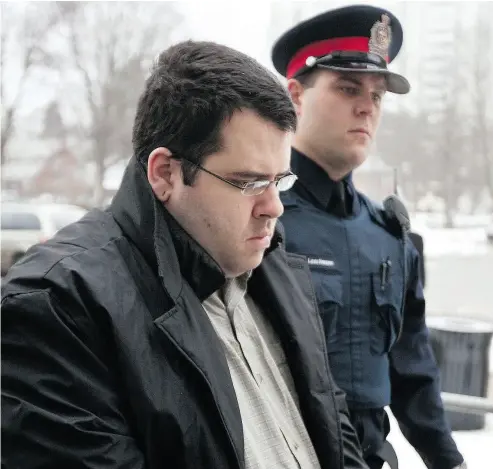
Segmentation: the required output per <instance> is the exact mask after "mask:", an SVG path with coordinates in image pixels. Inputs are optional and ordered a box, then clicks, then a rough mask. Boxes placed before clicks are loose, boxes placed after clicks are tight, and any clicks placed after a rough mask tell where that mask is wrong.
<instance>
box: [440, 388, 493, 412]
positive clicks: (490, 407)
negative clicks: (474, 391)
mask: <svg viewBox="0 0 493 469" xmlns="http://www.w3.org/2000/svg"><path fill="white" fill-rule="evenodd" d="M442 401H443V405H444V406H445V408H446V409H447V410H451V411H455V412H466V413H468V414H477V415H484V414H493V400H492V399H487V398H485V397H476V396H466V395H464V394H453V393H450V392H442Z"/></svg>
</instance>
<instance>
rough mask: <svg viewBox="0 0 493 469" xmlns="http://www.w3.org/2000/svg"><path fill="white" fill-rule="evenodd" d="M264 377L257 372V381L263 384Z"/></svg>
mask: <svg viewBox="0 0 493 469" xmlns="http://www.w3.org/2000/svg"><path fill="white" fill-rule="evenodd" d="M263 380H264V379H263V378H262V375H261V374H260V373H258V374H257V383H259V384H261V383H262V381H263Z"/></svg>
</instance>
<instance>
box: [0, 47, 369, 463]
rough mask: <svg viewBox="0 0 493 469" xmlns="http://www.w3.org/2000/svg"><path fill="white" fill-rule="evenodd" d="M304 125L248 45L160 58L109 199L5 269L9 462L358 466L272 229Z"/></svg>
mask: <svg viewBox="0 0 493 469" xmlns="http://www.w3.org/2000/svg"><path fill="white" fill-rule="evenodd" d="M295 127H296V114H295V112H294V108H293V106H292V103H291V101H290V99H289V96H288V94H287V93H286V91H285V90H284V89H283V86H282V85H281V84H280V83H279V81H278V80H277V79H276V77H275V76H274V75H272V74H271V73H270V72H268V71H267V70H265V69H264V68H263V67H261V66H260V65H259V64H258V63H257V62H255V61H254V60H253V59H251V58H249V57H248V56H246V55H244V54H242V53H239V52H237V51H235V50H232V49H230V48H227V47H224V46H220V45H217V44H214V43H208V42H191V41H188V42H184V43H180V44H177V45H175V46H173V47H171V48H169V49H168V50H166V51H164V52H163V53H162V54H161V55H160V56H159V58H158V60H157V62H156V64H155V66H154V68H153V70H152V73H151V75H150V77H149V79H148V80H147V83H146V86H145V90H144V92H143V93H142V95H141V98H140V100H139V103H138V108H137V114H136V117H135V123H134V131H133V147H134V156H133V158H132V159H131V161H130V163H129V164H128V166H127V169H126V172H125V175H124V178H123V182H122V184H121V187H120V189H119V191H118V193H117V194H116V196H115V198H114V200H113V202H112V203H111V205H110V207H109V208H108V209H107V210H105V211H100V210H93V211H92V212H90V213H89V214H88V215H87V216H85V217H84V218H83V219H82V220H81V221H79V222H77V223H75V224H72V225H70V226H68V227H67V228H65V229H63V230H62V231H60V232H59V233H58V234H57V235H56V237H55V238H53V239H52V240H50V241H48V242H46V243H44V244H43V245H40V246H36V247H34V248H33V249H31V250H30V251H29V252H28V253H27V255H26V256H25V257H24V258H23V260H22V261H21V262H19V263H18V264H16V265H15V266H14V267H13V268H12V269H11V271H10V272H9V274H8V275H7V278H6V279H5V281H4V286H3V292H2V443H3V445H2V467H5V469H14V468H15V469H28V468H33V469H34V468H41V467H46V468H48V467H49V468H73V469H75V468H86V469H88V468H98V469H100V468H115V469H116V468H129V469H130V468H132V469H142V468H149V469H158V468H159V469H162V468H165V467H166V468H168V467H169V468H180V469H187V468H189V469H192V468H193V469H205V468H207V469H230V468H231V469H233V468H234V469H243V468H244V469H254V468H255V469H263V468H265V469H274V468H286V469H299V468H300V467H302V468H303V469H315V468H317V469H318V468H323V469H343V468H346V469H348V468H349V469H357V468H358V469H364V468H366V465H365V463H364V462H363V460H362V456H361V454H360V450H359V446H358V443H357V437H356V434H355V433H354V430H353V428H352V426H351V425H350V423H349V417H348V413H347V408H346V405H345V400H344V397H343V394H342V393H341V392H340V391H338V390H337V389H336V388H335V386H334V384H333V381H332V378H331V375H330V372H329V369H328V362H327V356H326V353H325V342H324V338H323V331H322V327H321V321H320V317H319V315H318V311H317V308H316V302H315V298H314V297H312V291H313V290H312V287H311V284H310V276H309V270H308V266H307V265H305V262H306V261H305V260H304V259H303V258H300V257H299V256H289V255H287V254H286V252H285V250H284V249H283V247H282V235H281V233H280V232H279V231H278V230H277V229H276V220H277V219H278V217H279V216H280V215H281V214H282V211H283V207H282V204H281V201H280V199H279V191H283V190H287V189H289V188H290V187H291V186H292V185H293V183H294V181H295V179H296V176H294V174H293V173H292V172H291V171H290V147H291V136H292V132H293V131H294V129H295Z"/></svg>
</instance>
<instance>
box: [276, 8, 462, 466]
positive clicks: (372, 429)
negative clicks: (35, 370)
mask: <svg viewBox="0 0 493 469" xmlns="http://www.w3.org/2000/svg"><path fill="white" fill-rule="evenodd" d="M402 36H403V32H402V27H401V24H400V23H399V21H398V19H397V18H396V17H395V16H394V15H393V14H392V13H390V12H389V11H386V10H384V9H381V8H376V7H371V6H361V5H359V6H349V7H344V8H340V9H336V10H332V11H329V12H326V13H324V14H321V15H318V16H316V17H314V18H312V19H310V20H308V21H305V22H303V23H300V24H298V25H297V26H295V27H293V28H292V29H290V30H289V31H287V32H286V33H284V34H283V35H282V36H281V37H280V38H279V39H278V40H277V42H276V43H275V45H274V47H273V51H272V58H273V63H274V66H275V67H276V69H277V71H278V72H279V73H281V74H282V75H284V76H285V77H286V78H287V79H288V89H289V92H290V94H291V97H292V100H293V102H294V104H295V107H296V110H297V114H298V118H299V120H298V129H297V132H296V136H295V139H294V144H293V146H294V148H293V150H292V168H293V171H294V172H295V173H296V174H297V175H298V177H299V179H298V181H297V182H296V184H295V186H294V187H293V189H292V190H291V191H289V192H288V193H287V194H286V195H285V197H284V198H283V203H284V206H285V212H284V215H283V217H282V219H281V220H282V222H283V224H284V227H285V230H286V243H287V244H286V248H287V250H288V251H294V252H296V253H299V254H302V255H305V256H307V257H308V261H309V264H310V268H311V270H312V276H313V280H314V285H315V289H316V294H317V298H318V303H319V309H320V312H321V315H322V319H323V323H324V328H325V334H326V341H327V352H328V356H329V360H330V364H331V367H332V372H333V374H334V378H335V379H336V381H337V383H338V385H339V386H340V387H341V388H342V389H343V390H344V391H345V392H346V396H347V402H348V405H349V408H350V412H351V418H352V422H353V425H354V426H355V428H356V430H357V433H358V435H359V438H360V442H361V445H362V449H363V452H364V456H365V459H366V461H367V462H368V464H369V466H370V467H371V468H372V469H373V468H381V467H382V465H383V463H384V461H387V462H389V463H390V464H391V465H392V466H393V467H397V460H396V456H395V452H393V450H392V447H391V446H390V445H389V444H388V443H387V442H386V441H385V440H386V437H387V434H388V432H389V427H390V426H389V419H388V416H387V414H386V412H385V410H384V407H385V406H388V405H390V408H391V410H392V412H393V414H394V415H395V417H396V418H397V420H398V422H399V424H400V428H401V430H402V432H403V433H404V435H405V436H406V438H407V439H408V441H409V442H410V443H411V444H412V445H413V446H414V448H415V449H416V450H417V451H418V453H419V454H420V456H421V457H422V459H423V460H424V462H425V463H426V465H427V467H428V468H430V469H452V468H457V467H461V468H462V467H466V466H465V463H464V460H463V457H462V455H461V454H460V453H459V451H458V450H457V447H456V444H455V443H454V441H453V439H452V437H451V431H450V428H449V426H448V424H447V423H446V420H445V417H444V409H443V404H442V401H441V398H440V388H439V380H438V369H437V366H436V362H435V359H434V357H433V354H432V350H431V347H430V343H429V340H428V331H427V328H426V324H425V300H424V298H423V288H422V282H421V280H420V274H419V271H420V265H419V255H418V253H417V251H416V249H415V247H414V246H413V245H412V243H411V241H410V240H409V237H408V234H407V232H406V230H407V229H408V220H407V218H406V214H405V211H403V210H402V209H403V207H402V206H400V205H399V201H398V200H397V199H389V200H388V201H387V203H385V204H384V205H383V206H377V205H376V204H374V203H373V202H372V201H370V200H369V199H368V198H367V197H366V196H365V195H363V194H361V193H360V192H358V191H357V190H356V189H355V187H354V185H353V182H352V180H351V173H352V171H353V169H355V168H357V167H358V166H359V165H360V164H362V163H363V162H364V160H365V159H366V157H367V155H368V151H369V148H370V145H371V143H372V140H373V139H374V137H375V133H376V130H377V127H378V123H379V120H380V112H381V106H382V99H383V98H384V95H385V94H386V92H391V93H397V94H405V93H407V92H409V89H410V86H409V82H408V81H407V80H406V78H404V77H402V76H400V75H398V74H396V73H393V72H391V71H390V70H389V69H388V67H387V66H388V64H389V63H390V62H391V61H392V60H393V59H394V58H395V57H396V55H397V53H398V52H399V49H400V48H401V45H402ZM384 207H385V208H384Z"/></svg>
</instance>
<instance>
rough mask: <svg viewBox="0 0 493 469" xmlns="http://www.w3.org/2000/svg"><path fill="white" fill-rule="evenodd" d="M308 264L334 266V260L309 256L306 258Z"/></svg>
mask: <svg viewBox="0 0 493 469" xmlns="http://www.w3.org/2000/svg"><path fill="white" fill-rule="evenodd" d="M308 264H310V265H320V266H322V267H334V261H329V260H327V259H310V258H308Z"/></svg>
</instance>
